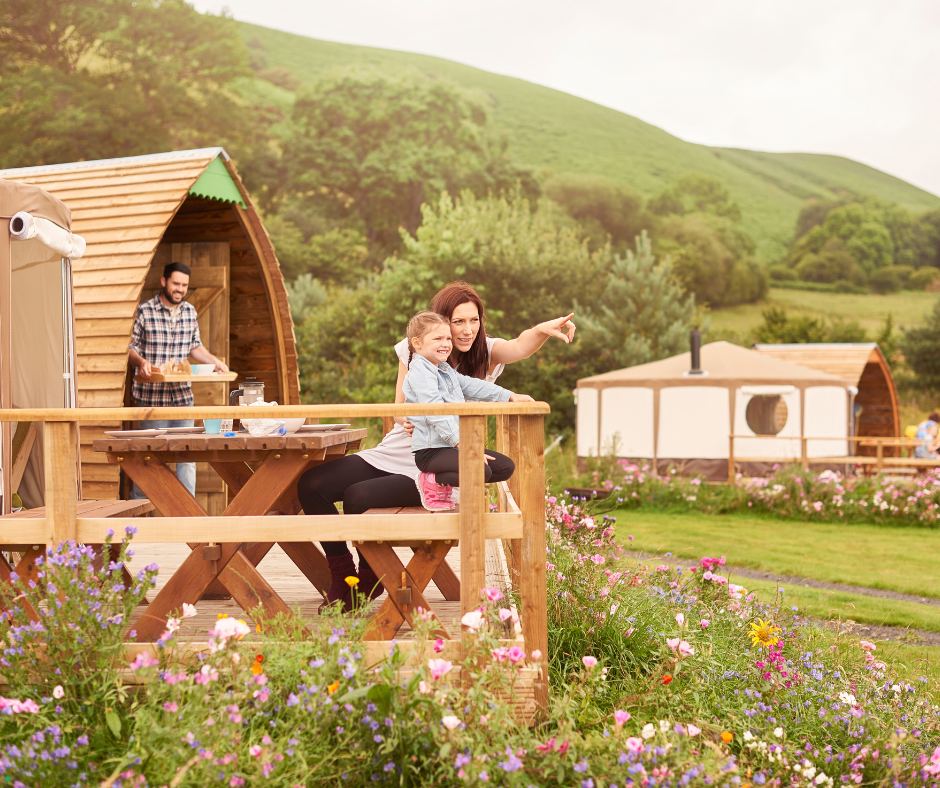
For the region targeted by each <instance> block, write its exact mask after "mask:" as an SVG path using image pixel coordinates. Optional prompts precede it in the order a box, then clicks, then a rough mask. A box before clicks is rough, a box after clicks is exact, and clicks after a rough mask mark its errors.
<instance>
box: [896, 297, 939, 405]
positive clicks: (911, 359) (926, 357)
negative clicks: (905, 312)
mask: <svg viewBox="0 0 940 788" xmlns="http://www.w3.org/2000/svg"><path fill="white" fill-rule="evenodd" d="M900 350H901V353H903V354H904V358H905V359H907V363H908V365H909V366H910V368H911V369H912V370H913V371H914V374H915V375H916V376H917V379H918V383H920V385H922V386H923V387H925V388H931V389H936V388H940V301H937V303H936V304H934V308H933V311H932V312H931V313H930V315H929V317H928V318H927V322H926V323H925V324H924V325H923V326H920V327H919V328H911V329H908V330H907V331H905V332H904V334H903V336H902V338H901V341H900Z"/></svg>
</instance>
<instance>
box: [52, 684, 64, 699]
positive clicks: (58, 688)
mask: <svg viewBox="0 0 940 788" xmlns="http://www.w3.org/2000/svg"><path fill="white" fill-rule="evenodd" d="M52 697H53V698H55V699H56V700H61V699H62V698H64V697H65V690H64V689H62V685H61V684H56V685H55V689H54V690H52Z"/></svg>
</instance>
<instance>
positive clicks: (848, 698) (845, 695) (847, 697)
mask: <svg viewBox="0 0 940 788" xmlns="http://www.w3.org/2000/svg"><path fill="white" fill-rule="evenodd" d="M839 700H841V701H842V702H843V703H847V704H848V705H849V706H854V705H855V703H856V700H855V696H854V695H853V694H852V693H851V692H840V693H839Z"/></svg>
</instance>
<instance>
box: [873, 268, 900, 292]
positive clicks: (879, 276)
mask: <svg viewBox="0 0 940 788" xmlns="http://www.w3.org/2000/svg"><path fill="white" fill-rule="evenodd" d="M895 267H896V266H888V267H887V268H879V269H878V270H877V271H874V272H873V273H872V275H871V276H870V277H869V278H868V284H869V285H871V289H872V290H874V291H875V292H876V293H881V294H882V295H883V294H885V293H896V292H897V291H898V290H900V289H901V277H900V276H899V275H898V272H897V271H895V270H894V269H895Z"/></svg>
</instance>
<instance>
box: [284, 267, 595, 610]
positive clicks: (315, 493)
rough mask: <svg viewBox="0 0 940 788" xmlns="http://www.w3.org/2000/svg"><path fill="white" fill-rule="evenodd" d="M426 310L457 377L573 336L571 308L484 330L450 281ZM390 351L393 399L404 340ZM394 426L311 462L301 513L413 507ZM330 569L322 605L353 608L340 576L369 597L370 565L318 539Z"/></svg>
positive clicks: (375, 587) (403, 423)
mask: <svg viewBox="0 0 940 788" xmlns="http://www.w3.org/2000/svg"><path fill="white" fill-rule="evenodd" d="M431 309H432V310H433V311H434V312H437V313H438V314H440V315H443V316H444V317H445V318H447V319H448V320H449V321H450V330H451V336H452V338H453V341H454V349H453V351H452V353H451V356H450V359H449V363H450V365H451V366H452V367H453V368H454V369H455V370H457V371H458V372H460V374H462V375H468V376H470V377H474V378H479V379H480V380H487V381H490V382H493V381H495V380H496V378H498V377H499V376H500V375H501V374H502V371H503V369H505V367H506V364H512V363H513V362H515V361H521V360H522V359H525V358H529V356H531V355H532V354H533V353H535V352H536V351H537V350H538V349H539V348H540V347H542V345H543V344H545V342H546V340H548V338H549V337H558V338H559V339H561V340H563V341H564V342H566V343H569V342H571V340H572V339H573V338H574V333H575V328H576V327H575V324H574V323H573V322H572V321H571V318H573V317H574V313H571V314H570V315H567V316H565V317H559V318H556V319H555V320H548V321H546V322H544V323H539V324H538V325H537V326H535V327H533V328H529V329H527V330H525V331H523V332H522V333H521V334H520V335H519V336H518V337H516V338H515V339H510V340H506V339H499V338H494V337H489V336H487V335H486V315H485V312H484V310H483V301H482V300H481V299H480V296H479V294H478V293H477V291H476V290H474V289H473V288H472V287H471V286H470V285H468V284H467V283H466V282H451V283H450V284H448V285H446V286H445V287H444V288H442V289H441V290H440V291H439V292H438V293H437V295H435V296H434V298H433V299H432V300H431ZM395 353H396V354H397V356H398V382H397V383H396V385H395V402H396V403H402V402H404V401H405V396H404V393H403V391H402V385H403V383H404V380H405V375H406V374H407V373H408V343H407V341H406V340H404V339H402V341H401V342H399V343H398V344H397V345H395ZM395 422H396V423H395V427H394V428H393V429H392V431H391V432H389V433H388V435H386V436H385V438H383V440H382V442H381V443H380V444H379V445H378V446H376V447H375V448H374V449H366V450H365V451H361V452H359V453H357V454H350V455H348V456H346V457H340V458H339V459H336V460H333V461H332V462H327V463H324V464H323V465H318V466H317V467H316V468H311V469H310V470H309V471H307V472H306V473H304V474H303V476H301V477H300V480H299V481H298V483H297V496H298V497H299V499H300V503H301V505H302V506H303V509H304V513H305V514H311V515H316V514H338V513H339V512H338V511H337V509H336V505H335V504H336V502H337V501H342V502H343V511H344V512H345V513H346V514H362V513H363V512H365V511H367V510H369V509H376V508H387V507H397V506H421V496H420V494H419V493H418V487H417V484H416V482H417V479H418V474H419V471H418V467H417V466H416V465H415V460H414V455H413V454H412V451H411V424H410V423H409V422H408V420H407V419H405V418H396V419H395ZM322 544H323V551H324V552H325V553H326V560H327V563H328V564H329V566H330V578H331V582H330V588H329V591H328V592H327V599H326V602H325V604H331V603H333V602H341V603H342V605H343V609H344V610H349V609H351V608H352V606H353V602H352V593H353V592H352V590H351V589H350V587H349V585H348V584H347V583H346V578H347V577H351V576H352V577H358V578H359V586H358V588H359V589H361V593H363V594H365V595H368V596H369V597H371V598H372V599H374V598H375V597H377V596H378V595H379V594H381V593H382V584H381V582H380V581H379V578H378V577H376V575H375V572H374V571H373V570H372V567H370V566H369V564H368V563H367V562H366V561H365V560H363V558H362V556H361V555H360V556H359V569H358V571H357V570H356V565H355V563H354V561H353V557H352V554H351V553H350V552H349V549H348V547H347V546H346V543H345V542H323V543H322Z"/></svg>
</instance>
